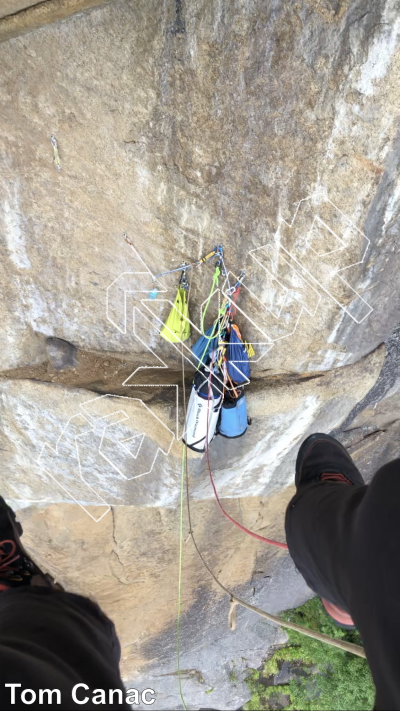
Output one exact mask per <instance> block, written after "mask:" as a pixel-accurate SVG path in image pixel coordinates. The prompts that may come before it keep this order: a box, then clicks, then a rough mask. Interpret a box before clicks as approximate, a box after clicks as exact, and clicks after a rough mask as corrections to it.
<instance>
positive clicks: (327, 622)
mask: <svg viewBox="0 0 400 711" xmlns="http://www.w3.org/2000/svg"><path fill="white" fill-rule="evenodd" d="M282 616H283V617H284V618H285V619H287V620H290V621H291V622H296V623H297V624H299V625H302V626H303V627H308V628H310V629H313V630H316V631H319V632H324V633H325V634H327V635H329V636H330V637H335V638H341V639H345V640H347V641H348V642H354V643H355V644H362V642H361V639H360V635H359V633H358V632H357V631H350V630H343V629H341V628H340V627H336V625H335V624H334V622H333V621H332V620H331V619H330V617H328V615H327V614H326V613H325V611H324V608H323V606H322V603H321V601H320V599H319V598H314V599H313V600H310V601H309V602H306V604H305V605H302V607H298V608H295V609H294V610H288V611H287V612H286V613H284V614H283V615H282ZM287 633H288V637H289V641H288V644H287V645H286V646H285V647H282V648H281V649H278V650H277V651H276V652H275V653H274V654H273V655H272V657H270V658H269V659H268V660H267V661H266V662H265V664H264V667H263V669H262V670H261V671H257V670H252V672H251V674H250V675H249V677H248V678H247V684H248V686H249V689H250V691H251V692H252V696H251V699H250V701H249V702H248V703H247V704H246V705H245V706H244V708H245V709H246V711H256V710H257V709H268V708H269V707H270V704H269V701H272V700H273V697H274V696H276V695H277V693H278V692H279V693H282V694H287V695H288V696H289V698H290V703H289V705H288V706H287V707H286V708H287V709H298V710H301V711H313V710H316V711H325V710H326V711H368V709H372V708H373V705H374V697H375V689H374V685H373V682H372V677H371V673H370V671H369V668H368V664H367V662H366V661H365V659H361V657H356V656H354V655H353V654H349V653H348V652H343V651H342V650H340V649H336V648H335V647H331V646H329V645H327V644H325V643H324V642H318V641H317V640H314V639H311V638H309V637H305V636H304V635H302V634H300V633H299V632H292V631H291V630H287ZM284 661H290V662H292V664H293V665H295V666H298V667H301V668H302V669H303V671H304V672H305V675H304V676H302V677H299V678H296V679H293V680H292V681H290V682H289V683H288V684H284V685H281V686H278V687H277V686H267V687H266V686H265V685H264V684H261V683H260V679H261V678H262V677H268V676H271V675H273V676H275V675H276V674H277V673H278V671H279V668H280V666H281V665H282V663H283V662H284ZM316 672H317V673H316Z"/></svg>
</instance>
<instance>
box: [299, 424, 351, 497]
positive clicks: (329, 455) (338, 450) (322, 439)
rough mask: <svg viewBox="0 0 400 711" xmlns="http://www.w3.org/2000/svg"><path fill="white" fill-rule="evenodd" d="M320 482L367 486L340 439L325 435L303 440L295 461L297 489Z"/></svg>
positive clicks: (320, 434)
mask: <svg viewBox="0 0 400 711" xmlns="http://www.w3.org/2000/svg"><path fill="white" fill-rule="evenodd" d="M317 481H323V482H335V483H342V484H352V485H353V486H363V485H364V480H363V478H362V476H361V474H360V472H359V471H358V469H357V467H356V465H355V464H354V462H353V460H352V458H351V456H350V454H349V453H348V451H347V449H345V448H344V447H343V445H342V444H340V442H338V441H337V439H335V438H334V437H331V436H330V435H327V434H323V433H322V432H317V433H316V434H313V435H310V436H309V437H307V439H305V440H304V442H303V444H302V445H301V447H300V449H299V453H298V455H297V460H296V478H295V484H296V488H297V489H298V488H299V487H300V486H304V485H305V484H312V483H314V482H317Z"/></svg>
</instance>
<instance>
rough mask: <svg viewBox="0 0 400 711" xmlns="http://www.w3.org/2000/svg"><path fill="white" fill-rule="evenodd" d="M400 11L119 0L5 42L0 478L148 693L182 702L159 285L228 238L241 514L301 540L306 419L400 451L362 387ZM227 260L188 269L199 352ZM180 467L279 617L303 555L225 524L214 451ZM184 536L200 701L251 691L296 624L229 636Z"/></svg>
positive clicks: (210, 536) (228, 567)
mask: <svg viewBox="0 0 400 711" xmlns="http://www.w3.org/2000/svg"><path fill="white" fill-rule="evenodd" d="M398 9H399V7H398V2H397V0H375V1H374V2H372V0H371V1H370V0H368V1H365V0H363V1H361V0H354V1H351V0H338V1H337V2H336V1H335V2H334V1H333V0H322V1H320V0H318V1H317V0H315V1H314V0H310V1H309V2H307V1H306V0H301V1H300V2H293V3H285V2H283V1H282V0H273V2H269V3H265V2H262V0H252V2H242V0H234V1H233V2H230V3H221V2H220V0H194V1H193V2H188V1H186V2H175V1H173V0H170V1H169V0H168V1H167V2H164V3H159V2H156V1H155V0H146V1H144V0H136V1H135V2H133V1H130V0H116V1H115V2H113V3H111V4H108V5H105V6H103V7H101V8H98V9H94V10H92V11H91V12H90V13H86V14H83V15H79V16H78V15H77V16H74V17H71V18H69V19H68V20H67V21H65V22H63V23H59V24H54V25H49V26H46V27H43V28H41V29H37V30H35V31H33V32H31V33H30V34H27V35H25V36H23V37H18V38H15V39H12V40H10V41H8V42H5V43H3V44H1V45H0V62H1V66H2V68H3V71H2V74H1V77H0V101H1V104H2V113H1V116H0V128H1V130H0V160H1V170H0V195H1V211H0V225H1V227H0V234H1V242H0V249H1V262H0V271H1V283H2V286H3V294H2V300H1V302H0V316H1V323H2V333H3V347H2V349H1V352H0V369H1V370H0V391H1V401H0V408H1V415H2V429H1V433H0V437H1V440H0V447H1V449H2V453H3V458H2V464H3V466H2V474H1V485H2V493H3V495H4V496H5V497H6V498H8V500H9V501H10V503H11V504H12V505H13V506H14V507H15V508H18V509H20V515H21V517H22V518H23V521H24V525H25V529H26V537H27V539H28V542H29V545H30V546H31V547H32V549H33V550H34V552H35V554H36V555H37V557H38V560H39V562H42V563H43V564H44V565H46V566H47V567H48V568H49V569H51V572H53V573H54V574H55V575H56V576H58V577H60V578H61V579H62V582H63V583H64V584H66V585H67V586H68V587H70V588H71V589H74V590H77V591H81V592H83V593H84V594H92V595H94V596H95V597H96V598H97V599H98V600H99V602H100V603H101V604H102V605H103V606H104V607H105V609H106V610H107V612H108V613H109V614H110V615H111V616H112V617H113V618H114V619H115V621H116V623H117V628H118V631H119V633H120V635H121V639H122V646H123V664H122V669H123V673H124V678H125V679H126V680H127V681H131V682H132V683H138V684H139V683H142V682H143V683H144V682H145V681H146V680H151V683H154V685H155V686H154V688H156V690H157V692H158V694H159V698H158V701H157V704H156V707H157V708H177V707H179V703H180V701H179V696H178V691H177V684H176V659H175V642H174V634H175V632H174V624H175V619H176V580H177V565H178V562H177V545H178V530H179V521H178V514H177V506H178V501H179V482H180V454H181V444H180V436H181V434H182V427H183V407H182V402H183V391H182V354H181V351H180V348H174V347H173V346H171V344H169V343H167V342H166V341H164V340H163V339H161V338H160V337H159V330H160V324H161V323H162V322H163V320H164V319H165V317H166V316H167V314H168V311H169V309H170V307H171V303H172V301H173V299H174V297H175V292H176V285H177V278H176V274H174V275H171V276H166V277H159V278H158V280H157V281H156V283H157V286H158V289H159V291H160V293H159V295H158V297H157V299H155V300H154V301H151V302H150V301H149V300H148V294H149V292H150V290H151V289H152V287H153V283H154V282H153V276H154V275H156V274H159V273H160V272H163V271H166V270H168V269H171V268H173V267H177V266H179V265H180V264H181V262H182V261H183V260H186V261H193V260H197V259H200V258H201V257H202V256H203V255H204V254H206V253H207V252H208V251H209V250H210V249H212V248H213V247H214V246H215V245H216V244H220V243H222V244H223V245H224V257H225V264H226V270H227V273H228V277H229V279H230V281H232V280H233V279H234V278H235V276H237V274H238V273H239V271H240V270H241V269H245V270H246V277H245V280H244V285H243V288H242V292H241V295H240V297H239V300H238V303H237V309H238V311H237V321H238V323H239V325H240V327H241V329H242V332H243V334H244V336H245V337H246V339H247V340H248V341H249V342H251V343H252V344H253V346H254V350H255V356H254V358H253V363H252V381H251V384H250V386H249V387H248V390H247V392H248V395H247V400H248V409H249V415H250V416H251V417H252V425H251V427H250V428H249V430H248V432H247V434H246V435H245V436H244V437H243V438H242V439H238V440H233V441H231V442H229V441H226V440H222V438H221V439H216V440H214V442H213V445H212V449H211V462H212V467H213V470H214V473H215V478H216V482H217V486H218V489H219V491H220V493H221V495H223V496H224V497H225V499H227V500H228V501H227V502H226V504H227V506H229V507H230V508H229V510H230V511H231V512H232V513H233V515H235V516H238V517H239V518H240V519H241V520H242V521H243V522H244V523H245V524H246V525H248V526H250V527H254V528H256V529H257V530H262V531H265V532H267V531H268V532H270V533H271V532H275V535H276V536H277V537H279V536H283V535H284V534H283V527H282V521H283V512H284V508H285V505H286V503H287V501H288V500H289V498H290V495H291V493H292V489H291V488H290V485H291V483H292V481H293V467H294V459H295V456H296V452H297V449H298V445H299V443H300V442H301V440H302V439H303V438H304V437H305V436H307V434H309V433H310V432H313V431H318V430H320V431H321V430H322V431H330V430H335V431H337V432H339V431H340V428H342V431H340V435H339V436H340V437H342V438H343V441H345V443H346V445H347V446H349V447H350V451H351V452H352V453H353V454H354V456H355V458H356V459H357V461H359V462H360V463H361V466H362V467H363V468H364V469H365V470H366V473H367V474H369V475H370V474H372V470H373V469H374V468H376V466H378V465H379V464H380V463H381V462H382V461H384V459H385V458H387V457H388V456H390V452H392V453H393V452H394V453H396V452H397V451H398V450H397V449H396V447H393V443H394V444H396V442H397V439H398V432H397V422H398V413H397V409H396V403H397V390H398V387H397V384H396V382H395V380H393V382H391V385H390V388H389V389H388V391H386V390H385V389H384V390H383V391H380V390H379V388H378V390H376V391H375V392H376V396H374V399H373V401H372V408H373V409H372V410H371V406H370V405H369V404H368V403H367V405H366V406H365V407H366V408H367V409H365V407H364V405H363V404H362V403H365V401H364V398H365V397H366V396H367V397H368V393H369V391H370V390H371V388H373V387H374V384H375V383H376V381H377V379H378V376H379V373H380V371H381V368H382V364H383V360H384V357H385V347H384V346H383V345H381V344H382V343H383V342H384V341H386V340H387V338H388V336H389V334H390V333H391V332H392V331H393V329H394V328H395V326H396V324H397V323H398V321H399V316H398V314H399V288H398V287H399V273H400V271H399V258H398V250H397V244H398V234H399V195H400V189H399V179H398V163H399V160H400V143H399V135H398V112H399V104H400V88H399V61H400V59H399V57H400V54H399V52H398V34H399V28H400V24H399V16H398ZM52 136H53V137H54V138H53V143H52V140H51V137H52ZM54 141H55V142H54ZM54 146H56V150H55V147H54ZM125 234H126V235H128V239H129V240H130V242H131V243H132V246H130V245H129V244H128V243H127V241H126V240H125V238H124V235H125ZM212 273H213V267H212V265H211V263H207V264H206V265H204V266H202V267H200V268H198V269H195V270H193V272H192V273H191V275H190V279H191V286H190V314H191V321H192V326H191V328H192V337H191V341H189V345H190V344H191V343H193V342H194V341H195V340H196V337H197V335H198V333H199V329H200V328H201V313H202V310H201V309H202V306H203V307H204V303H205V300H206V299H207V297H208V294H209V291H210V287H211V279H212ZM227 286H228V284H227V279H226V277H223V278H221V279H220V282H219V288H220V292H219V293H216V294H215V295H214V297H213V298H212V299H211V301H210V305H209V309H208V312H207V318H206V323H205V325H206V326H208V325H209V323H211V319H212V318H213V317H214V316H215V313H216V309H217V304H218V300H219V299H220V298H223V297H224V294H226V293H227V291H226V290H227ZM183 352H184V357H185V361H184V362H185V376H186V381H185V384H186V393H188V388H189V384H190V378H191V373H192V372H193V371H192V369H191V364H190V362H189V361H190V355H189V351H187V350H184V351H183ZM386 362H387V361H386ZM378 383H379V380H378ZM129 388H131V389H129ZM396 388H397V389H396ZM389 391H390V392H389ZM383 397H384V399H382V398H383ZM360 403H361V405H360ZM357 406H359V407H358V410H359V411H357V419H356V420H355V421H354V422H351V420H352V419H354V412H355V410H354V408H357ZM350 428H351V429H350ZM368 428H370V429H369V430H368ZM371 433H372V434H373V436H370V437H368V438H366V435H367V434H371ZM378 439H379V441H378ZM380 443H382V447H381V446H380ZM396 446H397V445H396ZM189 469H190V488H191V496H192V499H193V506H194V509H195V513H196V519H197V523H196V531H197V535H198V537H199V541H200V542H201V546H202V549H203V550H204V551H205V553H206V554H207V556H208V557H209V560H210V561H211V563H212V565H213V566H214V568H215V570H216V571H220V572H221V575H222V577H223V579H224V580H225V581H226V583H227V584H228V583H229V585H232V586H233V587H235V589H238V590H241V591H242V592H243V594H245V595H247V596H249V599H252V600H255V601H256V604H257V602H258V603H259V604H262V605H265V606H266V607H268V609H272V610H278V609H282V608H283V607H285V606H286V607H287V606H290V605H293V604H297V603H299V602H301V601H302V600H303V599H305V597H306V596H307V594H309V593H308V591H307V590H306V588H305V586H304V584H303V583H302V581H301V578H300V576H298V575H297V574H296V572H295V571H294V568H293V567H292V564H291V562H290V559H289V558H288V557H285V556H283V555H281V554H279V555H275V554H274V553H273V552H271V551H266V550H265V547H263V546H261V544H256V543H255V542H254V541H252V540H251V539H249V540H248V539H246V538H245V537H244V534H242V533H240V532H238V531H237V530H235V529H233V528H232V527H230V525H229V524H228V523H227V522H225V521H223V520H222V521H221V519H220V518H219V514H218V512H217V511H216V509H215V504H214V502H213V500H212V492H211V490H210V486H209V484H208V479H207V473H206V472H205V470H204V463H203V462H202V460H201V459H199V458H198V457H197V456H191V458H190V462H189ZM110 508H111V510H110ZM186 526H187V522H185V527H186ZM150 541H152V542H150ZM184 555H185V557H184V619H183V627H182V650H183V651H182V661H181V666H182V668H183V669H185V670H186V672H187V674H186V679H185V683H184V692H185V695H186V700H187V703H190V705H191V706H193V707H200V706H203V707H204V706H209V705H210V704H211V705H212V706H213V707H214V708H232V709H233V708H238V707H239V706H240V705H241V704H242V703H243V701H244V700H245V699H246V694H247V691H246V687H245V685H244V684H243V675H244V674H245V670H246V668H247V667H249V666H257V665H258V664H259V663H260V661H261V659H262V657H263V656H264V655H265V654H266V653H267V650H268V648H269V646H270V645H271V644H273V643H276V642H277V640H282V639H283V636H282V633H280V632H279V633H278V632H276V630H274V629H272V628H270V627H267V626H266V625H264V623H261V622H260V621H258V620H255V619H254V618H253V617H252V616H251V615H247V613H246V614H243V616H242V618H241V622H240V624H239V626H238V630H237V631H236V632H235V633H234V635H232V634H231V633H230V632H229V631H228V629H227V626H226V603H225V602H224V601H222V600H221V599H220V598H219V597H218V591H216V590H214V589H213V587H212V583H211V582H210V580H209V579H208V578H207V577H206V575H205V572H204V570H203V569H202V567H201V563H200V562H199V560H198V559H196V557H195V555H194V551H193V550H192V548H191V544H190V541H187V542H186V543H185V549H184ZM83 569H84V570H86V571H89V573H87V574H85V576H82V574H81V571H82V570H83ZM257 571H261V573H260V574H259V573H257ZM265 576H267V577H265ZM268 576H271V577H268ZM165 590H168V596H165V595H164V594H163V591H165ZM233 678H234V679H235V681H233ZM135 680H136V681H135Z"/></svg>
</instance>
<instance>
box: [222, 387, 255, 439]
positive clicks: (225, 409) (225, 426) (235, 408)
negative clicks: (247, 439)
mask: <svg viewBox="0 0 400 711" xmlns="http://www.w3.org/2000/svg"><path fill="white" fill-rule="evenodd" d="M247 425H248V418H247V406H246V397H245V395H244V393H243V394H242V395H241V396H240V397H239V398H237V399H235V400H234V399H233V398H232V399H231V398H226V397H225V400H224V402H223V405H222V407H221V414H220V421H219V424H218V433H219V434H221V435H222V436H223V437H229V438H233V437H241V436H242V435H243V434H244V433H245V432H246V430H247Z"/></svg>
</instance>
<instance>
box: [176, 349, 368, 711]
mask: <svg viewBox="0 0 400 711" xmlns="http://www.w3.org/2000/svg"><path fill="white" fill-rule="evenodd" d="M185 385H186V384H185V363H184V358H183V352H182V386H183V405H184V416H185V422H186V393H185ZM207 422H208V417H207ZM207 445H208V433H207ZM187 449H188V448H187V445H186V444H185V445H184V447H183V450H182V458H183V467H182V469H183V470H184V472H185V482H186V507H187V516H188V523H189V535H190V537H191V539H192V542H193V545H194V547H195V550H196V552H197V554H198V556H199V558H200V560H201V562H202V563H203V565H204V567H205V568H206V570H207V572H208V573H209V575H210V576H211V577H212V578H213V580H214V582H215V583H216V585H217V586H218V587H219V588H220V589H221V590H222V591H223V592H224V593H225V595H227V596H228V597H229V600H230V609H229V624H230V628H231V629H234V628H235V626H236V608H237V606H238V605H240V606H241V607H245V608H246V609H247V610H250V611H251V612H255V613H256V614H257V615H260V617H263V618H264V619H266V620H268V621H269V622H272V623H274V624H276V625H280V626H282V627H285V628H286V629H290V630H293V631H294V632H299V633H300V634H303V635H305V636H306V637H311V638H312V639H316V640H318V641H320V642H324V643H325V644H329V645H331V646H332V647H337V648H338V649H341V650H342V651H344V652H349V653H350V654H354V655H356V656H358V657H362V658H363V659H366V655H365V651H364V649H363V647H360V646H359V645H358V644H353V643H352V642H345V641H344V640H341V639H333V638H331V637H329V636H328V635H326V634H323V633H322V632H315V631H314V630H310V629H307V628H306V627H301V626H300V625H296V624H295V623H294V622H289V621H287V620H283V619H282V618H281V617H278V616H277V615H272V614H270V613H269V612H265V610H261V609H260V608H259V607H255V606H254V605H250V604H249V603H247V602H246V601H245V600H242V599H241V598H239V597H237V596H236V595H234V594H233V593H232V591H231V590H229V589H228V588H227V587H225V585H223V583H221V581H220V580H219V579H218V578H217V576H216V575H215V574H214V572H213V571H212V570H211V568H210V567H209V565H208V563H207V561H206V560H205V558H204V556H203V554H202V552H201V551H200V549H199V547H198V545H197V541H196V538H195V536H194V533H193V526H192V517H191V509H190V489H189V472H188V465H187ZM207 449H208V446H207ZM182 488H183V487H182V485H181V502H182ZM239 527H240V528H242V530H244V531H245V532H247V529H245V528H244V527H241V526H239ZM250 533H251V532H250ZM254 535H255V537H257V538H258V536H257V535H256V534H254ZM181 536H182V538H183V530H182V531H181ZM262 540H263V541H264V542H265V541H268V540H269V539H266V538H262ZM275 543H276V542H275ZM280 545H281V546H284V545H286V544H280ZM185 708H186V707H185Z"/></svg>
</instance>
